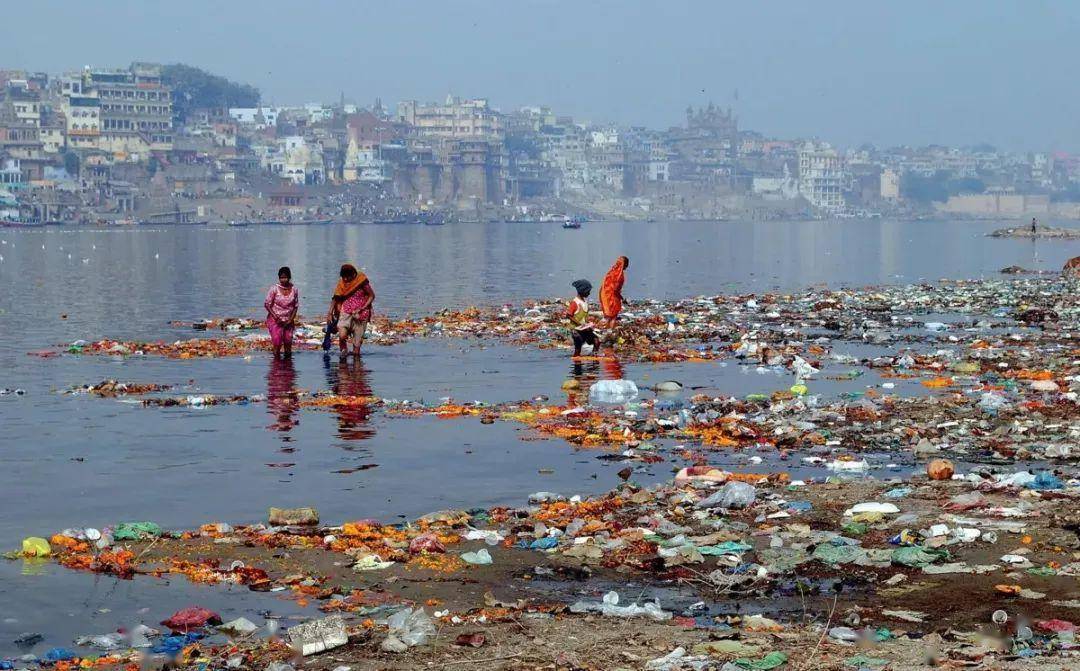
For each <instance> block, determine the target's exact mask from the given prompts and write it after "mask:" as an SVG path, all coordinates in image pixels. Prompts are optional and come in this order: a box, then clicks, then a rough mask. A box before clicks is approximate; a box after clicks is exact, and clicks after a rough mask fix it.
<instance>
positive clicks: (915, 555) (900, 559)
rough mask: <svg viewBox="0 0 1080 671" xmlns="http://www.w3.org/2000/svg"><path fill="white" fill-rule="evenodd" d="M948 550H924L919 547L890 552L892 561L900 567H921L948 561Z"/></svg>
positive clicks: (897, 549)
mask: <svg viewBox="0 0 1080 671" xmlns="http://www.w3.org/2000/svg"><path fill="white" fill-rule="evenodd" d="M948 558H949V551H948V550H926V549H924V548H921V547H919V546H917V545H916V546H913V547H903V548H896V549H895V550H893V551H892V561H893V563H894V564H900V565H901V566H916V567H922V566H926V565H927V564H933V563H934V562H936V561H937V560H939V559H948Z"/></svg>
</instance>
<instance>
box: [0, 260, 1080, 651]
mask: <svg viewBox="0 0 1080 671" xmlns="http://www.w3.org/2000/svg"><path fill="white" fill-rule="evenodd" d="M1075 289H1076V285H1075V283H1073V282H1072V281H1071V280H1068V279H1060V278H1048V277H1038V278H1024V279H1016V280H981V281H962V282H943V283H940V284H935V285H916V286H908V287H867V288H864V289H859V290H854V289H849V290H836V291H829V290H807V291H803V292H797V293H787V294H753V295H749V294H747V295H739V296H711V297H699V298H693V299H686V300H681V301H640V302H638V303H635V304H634V305H633V306H631V309H630V312H631V315H630V316H629V317H628V319H627V323H626V324H625V325H623V326H622V327H620V329H619V330H618V331H617V332H615V333H613V334H610V344H611V345H612V351H611V352H609V351H607V348H604V350H602V351H600V352H596V353H594V354H593V355H592V356H591V357H590V358H587V359H585V360H583V361H584V362H589V363H595V364H596V365H597V366H598V367H600V366H605V365H611V364H612V362H613V361H614V362H615V364H616V367H617V365H618V362H619V361H623V362H626V363H634V364H635V365H644V366H656V367H657V370H663V368H662V367H663V366H665V365H669V364H696V363H700V364H702V365H720V364H730V365H732V366H737V367H738V368H739V370H741V371H743V372H744V373H745V374H749V375H758V376H762V379H764V380H775V382H770V384H772V385H773V387H774V389H773V390H772V391H771V392H769V393H751V394H743V395H739V396H735V395H732V394H730V393H723V390H717V389H713V388H710V389H694V388H691V386H690V385H684V384H681V383H678V382H675V381H674V380H671V381H669V382H665V381H663V378H657V379H658V380H660V381H657V382H645V381H643V380H640V379H639V380H638V384H635V383H634V382H632V381H631V380H628V379H620V378H622V376H620V375H617V374H612V375H609V376H607V378H605V379H597V378H595V377H594V378H590V377H589V376H582V377H579V378H575V377H574V376H571V377H570V378H568V379H567V380H566V381H565V382H564V383H563V386H562V389H561V390H559V391H560V393H561V396H560V397H557V398H556V397H554V395H553V394H551V392H550V391H549V392H548V393H547V394H546V395H545V394H537V393H532V392H531V390H518V391H519V393H518V394H516V396H518V397H519V398H524V399H528V400H510V401H506V400H504V401H501V402H488V403H480V402H475V401H456V400H454V399H452V398H447V399H443V400H440V401H439V402H426V403H425V402H423V401H421V400H403V399H391V398H380V397H378V396H375V395H373V394H363V395H358V394H341V393H337V392H335V391H334V390H332V389H331V390H319V389H315V390H312V391H307V392H303V393H301V392H296V393H291V394H288V395H283V396H278V397H276V398H260V397H258V396H252V395H239V396H237V395H228V394H214V393H213V390H201V389H200V390H188V389H185V388H184V385H183V384H181V383H179V382H178V381H176V380H162V381H151V380H145V379H140V378H139V376H138V375H137V374H131V373H133V371H134V370H135V369H137V366H138V364H139V361H140V359H142V358H143V357H145V358H147V359H149V358H150V357H154V356H160V357H165V358H176V359H191V360H192V361H191V363H190V365H191V366H192V367H197V366H198V365H200V361H202V360H204V359H212V358H221V357H234V356H235V357H249V356H264V354H262V351H263V350H264V349H265V348H266V343H265V340H264V338H262V336H261V335H256V334H255V332H254V327H256V326H257V325H256V324H254V323H247V322H243V321H242V320H221V321H210V320H208V321H205V322H199V323H198V324H197V325H198V327H199V328H198V329H197V330H196V329H194V328H192V331H194V333H192V335H194V336H196V337H194V338H186V339H183V340H172V341H161V342H120V341H112V340H90V341H86V342H77V343H71V344H68V345H65V346H63V347H60V348H53V349H50V350H40V351H38V352H33V354H35V355H37V356H40V357H43V358H47V359H49V358H55V357H78V356H110V357H115V358H117V359H121V360H124V361H126V362H130V363H131V364H132V366H133V368H128V369H126V371H125V372H127V373H129V374H131V379H130V380H125V381H116V380H105V381H103V382H100V383H98V382H95V383H93V384H86V385H79V386H76V387H73V388H70V389H65V390H60V391H64V392H69V393H73V394H75V395H93V396H95V397H100V399H101V401H100V402H102V403H109V402H122V403H137V404H139V405H141V406H143V407H144V408H145V410H140V411H139V412H144V411H145V412H147V413H157V412H161V411H162V410H161V408H163V407H164V408H170V407H176V406H181V407H186V408H197V407H201V406H210V405H214V404H218V403H221V404H235V405H243V404H250V403H266V404H268V405H269V404H278V405H277V407H279V408H280V407H282V406H283V405H284V406H288V408H287V409H288V410H289V411H290V412H297V413H302V412H323V411H327V410H331V411H332V410H334V409H335V408H341V407H349V406H358V407H359V406H362V407H364V408H367V409H370V410H371V411H372V412H379V413H381V414H383V415H384V416H385V417H386V421H390V422H396V421H409V420H410V418H417V417H424V418H432V419H438V420H449V421H464V422H473V423H475V424H476V425H477V426H476V427H475V430H476V431H483V430H485V429H483V428H482V427H483V425H484V424H489V423H496V422H507V423H511V424H512V425H514V426H517V427H519V428H521V429H522V433H520V434H519V437H520V439H523V440H532V439H533V438H537V437H539V438H551V439H558V440H559V441H564V442H565V443H568V444H570V445H573V446H575V447H580V448H589V449H590V450H593V451H594V452H595V454H596V456H597V458H599V457H601V456H603V457H605V458H610V459H612V460H615V461H617V462H618V463H619V464H620V465H622V464H625V466H624V467H623V469H622V470H620V471H619V473H618V477H619V479H620V481H621V484H619V485H618V486H616V487H614V488H610V489H609V491H607V493H603V494H594V495H592V496H576V495H575V493H574V492H544V491H536V492H533V493H532V494H531V495H530V494H529V493H528V492H527V491H526V492H522V494H521V496H520V500H519V502H518V503H516V504H512V505H510V506H497V507H490V506H488V507H482V508H471V509H464V510H442V511H436V512H432V513H431V514H429V515H425V516H422V517H419V518H416V519H411V520H409V521H406V522H400V521H395V522H390V521H389V520H385V519H383V520H375V519H368V518H365V517H364V516H363V514H364V511H357V515H356V516H355V517H353V518H351V519H345V518H341V519H333V520H329V521H327V520H322V519H320V515H319V511H318V510H316V509H314V508H310V509H275V510H271V511H270V512H269V514H268V515H267V518H266V520H265V521H263V522H262V523H257V524H256V523H247V524H241V523H240V522H239V521H237V520H222V521H206V520H191V522H190V523H191V525H192V526H191V527H190V528H187V529H186V530H185V529H176V530H164V529H162V528H161V527H160V526H158V525H156V524H154V523H153V521H151V520H144V521H139V522H135V523H132V522H124V521H122V520H117V521H116V523H115V524H114V525H112V526H111V527H102V528H87V527H72V528H68V529H41V530H40V532H39V534H38V535H36V536H32V537H29V538H27V539H25V541H24V542H23V545H22V547H21V548H19V549H17V550H15V551H14V552H13V553H12V554H11V555H10V557H11V558H12V560H13V561H17V562H19V561H23V562H26V561H39V562H40V561H48V562H55V563H57V564H59V565H60V566H62V567H65V569H68V570H72V571H77V572H88V573H95V574H100V575H107V576H111V577H116V578H121V579H128V578H137V579H139V580H160V579H177V580H185V581H189V582H192V583H194V584H198V585H215V584H218V585H220V584H226V585H235V586H241V587H246V588H248V589H250V590H253V591H257V592H266V593H267V596H268V597H273V598H288V599H289V600H290V601H292V602H294V603H295V604H298V605H301V607H302V608H304V609H305V611H304V612H305V613H306V614H307V615H308V621H307V622H306V623H303V624H294V625H292V626H290V627H277V626H271V627H269V628H268V627H266V626H256V625H254V624H253V623H251V622H250V621H244V622H237V621H232V622H229V623H223V622H221V619H222V618H221V617H220V616H218V615H217V614H216V613H214V612H212V611H211V610H209V609H200V608H195V607H193V608H191V609H182V610H180V611H177V612H173V610H171V609H170V610H169V612H160V613H147V615H146V618H145V619H146V621H145V622H143V627H144V628H137V629H129V630H125V631H112V632H92V633H89V634H88V638H86V639H83V640H82V642H81V643H80V644H78V645H75V643H76V641H55V640H50V639H49V638H48V632H27V634H28V636H31V637H32V636H34V635H38V636H41V637H42V639H43V640H42V641H40V642H38V641H36V642H35V644H36V645H37V647H33V650H34V652H28V653H26V654H25V655H23V656H12V657H10V658H8V659H6V660H4V661H3V662H0V663H2V664H3V665H4V666H3V668H12V669H14V668H23V667H26V668H36V667H40V666H45V667H57V668H60V669H71V668H74V667H76V666H78V667H89V666H100V667H108V666H128V665H132V664H136V665H138V664H145V663H150V664H154V665H162V664H166V663H168V664H170V665H179V666H183V667H189V666H190V667H192V668H194V667H201V668H215V669H216V668H253V669H259V670H260V671H263V670H264V669H273V671H287V667H288V666H291V667H294V668H300V667H304V668H317V669H322V668H325V669H336V668H338V667H340V666H349V667H351V668H356V669H359V668H373V669H374V668H379V669H381V668H389V669H392V668H401V669H405V668H429V667H430V668H442V667H444V666H448V667H450V668H507V669H517V668H522V669H524V668H566V669H571V668H581V669H614V668H627V669H654V670H659V669H673V670H674V669H724V668H727V671H733V670H734V669H773V668H778V669H789V668H790V669H801V668H848V669H853V668H855V669H858V668H869V669H885V668H890V669H900V668H919V667H920V666H923V665H926V664H939V665H952V666H979V665H981V666H984V667H993V668H1014V667H1015V668H1047V669H1050V668H1065V667H1067V666H1068V665H1069V664H1074V663H1076V662H1077V648H1076V645H1075V638H1074V634H1075V628H1076V623H1077V622H1080V587H1078V586H1080V581H1078V578H1080V543H1078V539H1080V537H1078V532H1080V518H1077V513H1076V510H1077V505H1076V504H1077V498H1078V497H1080V480H1078V477H1077V476H1078V473H1077V468H1076V461H1077V456H1078V453H1077V450H1076V449H1075V445H1076V439H1077V436H1078V435H1080V426H1078V423H1077V418H1078V417H1080V407H1078V405H1077V392H1078V391H1080V347H1078V345H1077V342H1076V334H1077V327H1078V326H1080V319H1078V315H1080V309H1078V304H1077V303H1078V299H1077V298H1076V291H1075ZM557 310H558V304H556V303H554V302H549V301H534V302H531V303H529V304H526V305H521V306H503V307H498V308H485V309H471V310H461V311H447V312H443V313H439V314H436V315H430V316H425V317H403V318H395V319H384V320H381V321H379V322H377V323H376V324H374V334H373V336H374V337H373V339H374V343H375V344H377V345H387V346H392V345H397V344H402V343H404V342H406V341H408V340H412V339H424V338H440V339H453V340H463V341H467V342H471V343H476V344H478V345H479V346H483V343H484V342H486V341H488V340H499V341H502V342H506V343H511V344H512V345H513V346H515V347H519V348H523V349H537V348H538V349H549V350H555V351H558V350H561V349H564V348H566V347H567V344H566V342H565V341H566V336H565V333H564V331H562V330H561V328H560V327H559V324H558V316H557V314H556V311H557ZM195 325H196V324H195V323H189V324H188V328H191V327H192V326H195ZM204 330H205V331H211V330H218V331H220V332H221V334H220V337H219V336H218V334H217V333H215V334H214V337H205V336H208V335H209V334H208V333H205V334H204V333H202V331H204ZM300 334H301V339H302V340H303V341H310V342H309V343H308V345H306V346H309V347H313V346H314V342H315V341H316V339H318V340H321V332H320V325H319V324H317V323H312V324H310V325H307V326H306V327H305V328H304V329H301V331H300ZM855 346H858V347H860V348H864V350H862V351H863V353H862V354H861V355H853V354H850V353H849V350H850V348H851V347H855ZM296 356H298V357H304V356H311V354H310V353H309V352H306V351H300V352H298V353H297V355H296ZM864 382H865V383H867V384H863V383H864ZM830 384H833V385H837V386H836V391H835V392H829V393H825V392H824V391H823V390H825V389H832V388H831V387H829V385H830ZM844 384H847V385H861V386H860V387H858V388H850V386H849V387H843V385H844ZM548 396H552V398H549V397H548ZM28 398H29V397H20V398H18V399H15V400H14V401H13V402H16V403H21V402H26V400H27V399H28ZM432 430H433V431H438V430H440V429H439V428H438V427H437V426H436V427H434V428H433V429H432ZM543 449H559V447H558V444H553V445H552V446H545V447H543ZM733 455H736V456H737V460H738V463H737V465H736V464H732V463H731V458H732V456H733ZM721 462H723V465H720V464H721ZM268 465H271V464H268ZM275 466H276V465H275ZM646 471H650V472H657V471H659V472H665V471H666V475H665V476H664V477H661V478H660V481H659V482H646V481H645V478H644V477H643V476H644V474H645V472H646ZM373 472H374V473H378V470H377V469H376V470H375V471H373ZM203 521H206V522H207V524H204V525H203V526H196V525H198V524H199V523H200V522H203ZM249 522H250V521H249ZM70 523H72V524H76V525H77V524H80V520H77V519H73V520H71V522H70ZM193 606H194V605H193ZM170 615H171V617H170ZM27 640H30V639H27ZM32 645H34V644H32ZM45 646H48V647H45Z"/></svg>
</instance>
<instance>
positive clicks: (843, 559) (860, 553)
mask: <svg viewBox="0 0 1080 671" xmlns="http://www.w3.org/2000/svg"><path fill="white" fill-rule="evenodd" d="M811 556H812V557H813V558H814V559H817V560H818V561H822V562H825V563H826V564H850V563H852V562H856V561H859V560H860V559H862V558H863V557H865V556H866V550H864V549H862V548H861V547H859V546H858V545H833V544H832V543H822V544H821V545H819V546H817V547H816V548H814V554H813V555H811Z"/></svg>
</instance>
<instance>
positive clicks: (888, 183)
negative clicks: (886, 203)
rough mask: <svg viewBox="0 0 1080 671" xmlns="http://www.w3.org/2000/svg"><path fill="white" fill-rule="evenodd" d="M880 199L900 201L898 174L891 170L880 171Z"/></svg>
mask: <svg viewBox="0 0 1080 671" xmlns="http://www.w3.org/2000/svg"><path fill="white" fill-rule="evenodd" d="M881 199H882V200H900V173H898V172H896V171H895V170H893V169H892V168H885V169H884V170H882V171H881Z"/></svg>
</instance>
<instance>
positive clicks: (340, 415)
mask: <svg viewBox="0 0 1080 671" xmlns="http://www.w3.org/2000/svg"><path fill="white" fill-rule="evenodd" d="M323 367H324V368H325V370H326V384H327V386H329V387H330V390H331V391H332V392H334V394H335V395H337V396H350V397H367V396H371V395H372V394H371V384H370V383H369V382H368V377H369V371H368V369H367V367H366V366H365V365H364V360H363V359H362V358H361V359H340V358H335V357H331V356H329V355H324V356H323ZM334 412H335V413H337V422H338V431H337V435H338V437H340V438H343V439H345V440H366V439H368V438H371V437H372V436H374V435H375V429H374V428H372V427H371V426H370V422H371V420H370V417H371V408H370V406H368V405H367V404H366V403H357V404H355V405H350V404H342V405H337V406H334Z"/></svg>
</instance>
